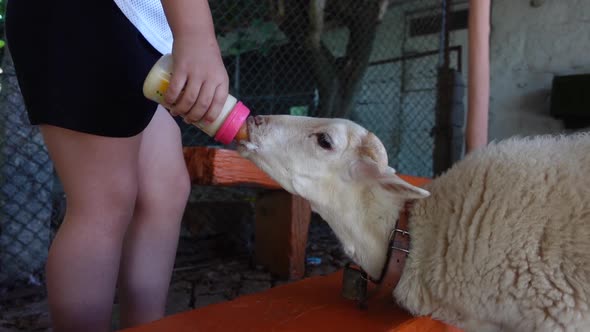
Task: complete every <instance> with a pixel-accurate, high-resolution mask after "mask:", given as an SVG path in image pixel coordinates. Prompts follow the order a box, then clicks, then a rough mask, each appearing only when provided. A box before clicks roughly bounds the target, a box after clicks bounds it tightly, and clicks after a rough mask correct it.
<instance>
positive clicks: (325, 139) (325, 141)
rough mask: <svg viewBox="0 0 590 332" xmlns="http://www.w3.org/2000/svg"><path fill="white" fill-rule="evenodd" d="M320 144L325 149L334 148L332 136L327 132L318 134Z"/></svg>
mask: <svg viewBox="0 0 590 332" xmlns="http://www.w3.org/2000/svg"><path fill="white" fill-rule="evenodd" d="M316 137H317V140H318V145H319V146H320V147H321V148H322V149H325V150H332V138H330V135H328V134H326V133H319V134H316Z"/></svg>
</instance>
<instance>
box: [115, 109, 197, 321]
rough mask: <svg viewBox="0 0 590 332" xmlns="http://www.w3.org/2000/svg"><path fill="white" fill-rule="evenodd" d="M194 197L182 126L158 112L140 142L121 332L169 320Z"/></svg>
mask: <svg viewBox="0 0 590 332" xmlns="http://www.w3.org/2000/svg"><path fill="white" fill-rule="evenodd" d="M189 191H190V182H189V177H188V173H187V170H186V166H185V162H184V157H183V154H182V144H181V136H180V131H179V128H178V125H177V124H176V123H175V122H174V120H173V119H172V117H171V116H170V115H169V114H168V113H167V111H166V110H164V109H163V108H161V107H159V108H158V110H157V111H156V114H155V115H154V118H153V119H152V121H151V123H150V124H149V126H148V127H147V128H146V130H145V131H144V132H143V137H142V140H141V147H140V157H139V192H138V196H137V203H136V207H135V213H134V216H133V222H132V224H131V225H130V227H129V230H128V232H127V236H126V239H125V244H124V249H123V259H122V261H121V270H120V276H119V298H120V303H121V307H120V308H121V327H129V326H133V325H137V324H141V323H145V322H148V321H152V320H156V319H159V318H161V317H162V316H163V315H164V310H165V305H166V297H167V293H168V286H169V283H170V276H171V272H172V267H173V264H174V257H175V254H176V248H177V244H178V236H179V230H180V221H181V218H182V214H183V212H184V209H185V207H186V201H187V198H188V194H189Z"/></svg>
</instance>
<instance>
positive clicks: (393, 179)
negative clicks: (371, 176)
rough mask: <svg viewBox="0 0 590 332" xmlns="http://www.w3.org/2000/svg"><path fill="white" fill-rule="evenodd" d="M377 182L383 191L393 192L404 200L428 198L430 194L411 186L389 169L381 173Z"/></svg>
mask: <svg viewBox="0 0 590 332" xmlns="http://www.w3.org/2000/svg"><path fill="white" fill-rule="evenodd" d="M377 180H378V181H379V184H381V186H383V187H384V188H385V189H387V190H389V191H392V192H395V193H396V194H398V195H401V196H403V197H405V198H406V199H420V198H426V197H428V196H430V192H428V191H427V190H424V189H422V188H420V187H416V186H414V185H411V184H409V183H408V182H406V181H404V180H403V179H402V178H400V177H399V176H397V175H396V174H395V170H394V169H393V168H391V167H389V168H388V169H387V170H385V172H382V174H381V176H380V177H379V178H378V179H377Z"/></svg>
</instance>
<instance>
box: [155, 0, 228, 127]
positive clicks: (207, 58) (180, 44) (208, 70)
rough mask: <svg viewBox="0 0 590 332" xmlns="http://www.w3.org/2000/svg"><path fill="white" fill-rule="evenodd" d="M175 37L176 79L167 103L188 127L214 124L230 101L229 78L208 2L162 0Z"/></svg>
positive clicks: (166, 98)
mask: <svg viewBox="0 0 590 332" xmlns="http://www.w3.org/2000/svg"><path fill="white" fill-rule="evenodd" d="M162 5H163V7H164V12H165V13H166V17H167V19H168V22H169V23H170V28H171V30H172V34H173V35H174V44H173V46H172V60H173V63H174V64H173V69H172V78H171V80H170V85H169V86H168V90H167V91H166V95H165V96H164V99H165V101H166V103H167V105H164V106H166V108H168V109H169V110H170V113H171V114H172V115H180V116H182V117H183V118H184V121H185V122H187V123H194V122H197V121H199V120H201V119H203V120H205V121H207V122H213V121H215V119H217V117H218V116H219V113H220V112H221V109H222V108H223V105H224V103H225V100H226V99H227V94H228V89H229V78H228V76H227V71H226V69H225V66H224V64H223V60H222V59H221V52H220V51H219V46H218V45H217V40H216V37H215V31H214V28H213V19H212V18H211V12H210V9H209V4H208V1H207V0H162Z"/></svg>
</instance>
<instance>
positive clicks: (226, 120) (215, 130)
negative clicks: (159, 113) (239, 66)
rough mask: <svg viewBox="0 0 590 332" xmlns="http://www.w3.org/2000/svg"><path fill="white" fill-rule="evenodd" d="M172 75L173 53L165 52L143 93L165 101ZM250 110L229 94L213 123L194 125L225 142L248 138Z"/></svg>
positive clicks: (152, 70) (153, 70) (199, 122)
mask: <svg viewBox="0 0 590 332" xmlns="http://www.w3.org/2000/svg"><path fill="white" fill-rule="evenodd" d="M171 76H172V54H165V55H164V56H162V57H161V58H160V59H159V60H158V61H157V62H156V64H155V65H154V67H152V69H151V70H150V72H149V73H148V75H147V77H146V79H145V81H144V83H143V94H144V95H145V96H146V97H147V98H148V99H151V100H153V101H155V102H157V103H158V104H162V103H163V102H164V94H165V93H166V90H167V89H168V85H169V84H170V77H171ZM249 114H250V110H249V109H248V108H247V107H246V106H245V105H244V104H242V102H239V101H238V100H237V99H236V98H235V97H233V96H231V95H228V96H227V100H226V101H225V104H224V105H223V109H222V110H221V113H220V114H219V116H218V117H217V119H216V120H215V121H213V122H211V123H206V122H205V121H203V120H201V121H198V122H196V123H195V124H194V125H195V126H197V127H198V128H200V129H201V130H202V131H204V132H205V133H206V134H207V135H209V136H210V137H213V138H214V139H215V140H216V141H218V142H221V143H223V144H229V143H231V142H232V141H233V140H234V139H235V140H247V139H248V128H247V124H246V119H247V118H248V115H249Z"/></svg>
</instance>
